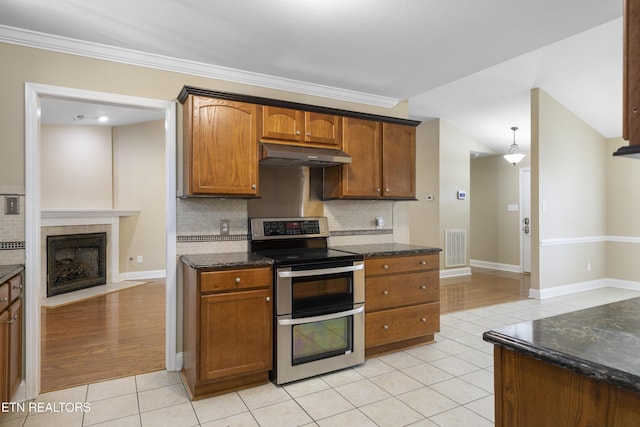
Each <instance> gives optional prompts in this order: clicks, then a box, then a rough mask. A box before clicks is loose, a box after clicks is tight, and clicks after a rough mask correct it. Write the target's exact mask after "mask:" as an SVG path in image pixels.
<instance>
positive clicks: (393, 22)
mask: <svg viewBox="0 0 640 427" xmlns="http://www.w3.org/2000/svg"><path fill="white" fill-rule="evenodd" d="M621 16H622V0H563V1H558V0H483V1H477V0H270V1H264V0H216V1H210V2H207V1H202V0H181V1H168V0H135V1H131V0H111V1H109V2H91V1H86V0H0V41H5V42H9V43H18V44H25V45H30V46H35V47H41V48H46V49H54V50H62V51H67V52H71V53H79V54H87V55H91V56H96V57H103V58H105V59H112V60H118V61H122V62H132V63H136V61H139V62H142V61H146V63H147V64H150V65H151V66H158V67H168V68H174V69H179V68H181V69H183V70H187V71H189V70H191V71H193V72H197V73H198V74H200V75H208V76H211V77H215V78H225V79H228V80H234V81H241V82H245V83H249V84H258V85H264V86H270V87H277V88H282V89H285V90H295V91H300V92H306V93H312V94H316V95H319V96H328V97H333V98H338V99H347V100H352V101H355V102H362V103H369V104H373V105H378V106H380V105H382V106H385V105H386V106H391V105H394V104H395V103H397V102H399V101H402V100H407V99H408V100H409V111H410V114H411V117H412V118H418V119H422V120H428V119H430V118H435V117H438V118H442V119H444V120H446V121H448V122H450V123H451V124H452V125H454V126H456V127H458V128H460V129H461V130H463V131H465V132H467V133H468V134H469V135H471V136H472V137H474V138H475V139H477V140H478V141H480V142H482V143H484V144H486V145H487V146H488V147H491V148H492V149H494V150H496V151H497V152H505V151H506V149H507V148H508V145H509V144H510V143H511V140H512V132H511V130H510V127H511V126H519V127H520V128H521V130H520V131H519V141H518V142H519V143H520V144H521V145H522V146H523V148H524V149H525V150H526V149H527V147H528V142H529V130H530V127H529V126H530V124H529V121H530V113H529V92H530V90H531V89H532V88H534V87H540V88H542V89H543V90H545V91H546V92H548V93H549V94H550V95H551V96H553V97H554V98H556V99H557V100H558V101H559V102H560V103H562V104H563V105H565V107H567V108H569V109H570V110H571V111H572V112H573V113H574V114H576V115H577V116H578V117H580V118H581V119H582V120H583V121H585V122H586V123H588V124H589V125H591V126H592V127H593V128H594V129H596V130H597V131H598V132H600V133H601V134H602V135H603V136H604V137H616V136H620V135H621V133H622V132H621V123H622V118H621V117H622V19H621ZM137 58H138V59H137ZM140 58H141V59H140Z"/></svg>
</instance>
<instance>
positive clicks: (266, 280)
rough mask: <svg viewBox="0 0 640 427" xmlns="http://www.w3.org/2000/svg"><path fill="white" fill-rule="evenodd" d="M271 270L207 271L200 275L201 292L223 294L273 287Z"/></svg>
mask: <svg viewBox="0 0 640 427" xmlns="http://www.w3.org/2000/svg"><path fill="white" fill-rule="evenodd" d="M271 280H272V278H271V268H270V267H265V268H247V269H243V270H223V271H206V272H203V273H200V292H221V291H231V290H238V289H249V288H261V287H266V286H270V285H271Z"/></svg>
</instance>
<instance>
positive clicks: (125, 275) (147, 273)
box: [120, 270, 167, 281]
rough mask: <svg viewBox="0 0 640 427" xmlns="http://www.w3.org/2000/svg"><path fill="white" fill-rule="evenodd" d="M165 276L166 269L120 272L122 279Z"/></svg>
mask: <svg viewBox="0 0 640 427" xmlns="http://www.w3.org/2000/svg"><path fill="white" fill-rule="evenodd" d="M163 277H167V271H166V270H147V271H128V272H126V273H120V281H124V280H143V279H159V278H163Z"/></svg>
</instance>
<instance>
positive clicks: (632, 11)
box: [622, 0, 640, 145]
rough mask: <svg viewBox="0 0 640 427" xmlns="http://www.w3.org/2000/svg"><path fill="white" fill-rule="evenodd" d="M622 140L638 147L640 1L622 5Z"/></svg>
mask: <svg viewBox="0 0 640 427" xmlns="http://www.w3.org/2000/svg"><path fill="white" fill-rule="evenodd" d="M623 98H624V114H623V130H622V132H623V138H624V139H626V140H628V141H629V144H630V145H640V0H625V3H624V94H623Z"/></svg>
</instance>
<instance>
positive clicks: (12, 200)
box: [4, 196, 20, 215]
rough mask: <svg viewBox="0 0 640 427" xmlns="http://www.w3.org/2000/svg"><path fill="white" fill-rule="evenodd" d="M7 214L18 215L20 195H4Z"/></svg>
mask: <svg viewBox="0 0 640 427" xmlns="http://www.w3.org/2000/svg"><path fill="white" fill-rule="evenodd" d="M4 213H5V215H18V214H19V213H20V199H19V198H18V196H4Z"/></svg>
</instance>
